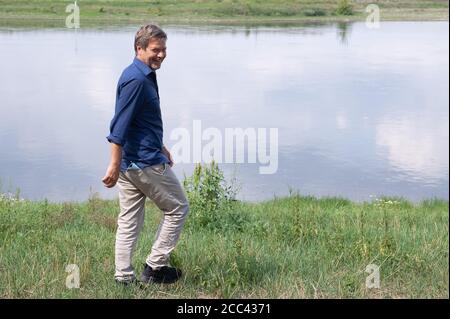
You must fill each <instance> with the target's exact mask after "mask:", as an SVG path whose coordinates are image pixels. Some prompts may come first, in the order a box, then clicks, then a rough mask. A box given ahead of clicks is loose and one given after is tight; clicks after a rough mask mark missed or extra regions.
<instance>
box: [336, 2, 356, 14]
mask: <svg viewBox="0 0 450 319" xmlns="http://www.w3.org/2000/svg"><path fill="white" fill-rule="evenodd" d="M336 14H338V15H343V16H351V15H352V14H353V6H352V4H351V3H350V1H349V0H339V3H338V7H337V9H336Z"/></svg>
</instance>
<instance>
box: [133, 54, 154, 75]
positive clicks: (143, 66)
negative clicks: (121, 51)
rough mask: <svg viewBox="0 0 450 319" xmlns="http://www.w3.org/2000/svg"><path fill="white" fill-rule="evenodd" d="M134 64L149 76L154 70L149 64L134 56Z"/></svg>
mask: <svg viewBox="0 0 450 319" xmlns="http://www.w3.org/2000/svg"><path fill="white" fill-rule="evenodd" d="M133 64H134V65H135V66H136V67H137V68H138V69H139V70H140V71H141V72H142V73H144V75H145V76H148V75H149V74H150V73H152V72H154V71H153V70H152V69H151V68H150V67H149V66H148V65H147V64H145V63H144V62H142V61H141V60H139V59H138V58H136V57H135V58H134V60H133Z"/></svg>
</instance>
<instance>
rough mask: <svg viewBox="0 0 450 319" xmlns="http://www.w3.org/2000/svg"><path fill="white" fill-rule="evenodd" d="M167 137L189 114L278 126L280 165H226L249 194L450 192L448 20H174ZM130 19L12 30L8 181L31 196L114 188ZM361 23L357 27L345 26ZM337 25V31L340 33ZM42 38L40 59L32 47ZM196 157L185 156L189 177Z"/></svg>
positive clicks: (6, 107) (0, 40)
mask: <svg viewBox="0 0 450 319" xmlns="http://www.w3.org/2000/svg"><path fill="white" fill-rule="evenodd" d="M167 31H168V34H169V42H168V49H169V51H168V54H169V55H168V58H167V60H166V61H165V64H164V66H163V68H162V69H161V70H160V71H159V74H158V78H159V82H160V92H161V98H162V101H161V103H162V112H163V117H164V121H165V127H166V135H165V137H166V144H168V145H172V144H173V143H174V142H175V141H171V140H170V139H169V136H170V132H171V130H173V129H175V128H177V127H185V128H187V129H188V130H190V129H191V128H192V123H193V120H202V123H203V124H204V126H205V127H216V128H218V129H219V130H221V131H222V132H223V130H224V129H225V128H227V127H231V128H234V127H242V128H247V127H253V128H258V127H266V128H269V127H278V128H279V165H278V167H279V169H278V171H277V173H276V174H274V175H259V174H258V167H259V164H254V165H252V164H239V165H237V164H236V165H223V168H224V169H225V170H226V172H227V174H228V175H229V174H231V173H232V172H235V173H236V176H237V178H238V179H239V180H240V181H241V183H242V191H241V197H242V198H245V199H248V200H258V199H267V198H271V197H272V196H274V195H275V194H277V195H285V194H288V190H289V187H292V188H294V189H298V190H300V192H301V193H303V194H313V195H317V196H326V195H339V196H345V197H349V198H351V199H355V200H369V199H370V197H369V195H380V194H385V195H396V196H405V197H407V198H410V199H412V200H419V199H421V198H426V197H433V196H437V197H442V198H448V162H449V160H448V140H449V138H448V130H449V124H448V123H449V118H448V103H449V93H448V75H449V74H448V65H449V64H448V24H447V23H418V22H416V23H383V24H382V27H381V28H380V29H377V30H374V29H367V28H366V27H365V25H364V24H363V23H356V24H353V25H351V26H350V25H347V24H345V25H339V24H338V25H314V26H303V27H286V28H273V27H264V26H263V27H257V28H255V27H230V26H225V27H218V26H214V27H206V26H201V27H167ZM134 32H135V30H134V28H126V29H120V30H103V31H101V30H97V31H85V30H83V29H81V30H79V32H77V33H75V32H68V31H67V30H52V31H51V30H47V31H32V32H30V31H14V32H8V31H4V32H3V31H2V32H0V45H1V47H2V52H1V56H2V59H1V60H0V67H1V70H2V73H1V74H0V83H1V84H2V85H1V86H0V96H1V97H2V100H1V101H2V102H1V105H0V141H1V143H2V146H3V151H2V152H1V153H0V164H1V165H0V179H1V181H2V188H3V191H5V190H8V188H9V189H11V190H12V191H14V188H15V187H20V188H21V191H22V196H24V197H27V198H44V197H46V198H49V199H52V200H83V199H86V198H87V196H88V195H89V192H90V189H92V191H99V192H100V193H101V195H102V196H104V197H115V196H116V195H117V194H116V190H106V189H104V188H103V186H102V185H101V182H100V179H101V177H102V176H103V174H104V171H105V169H106V165H107V163H108V160H109V150H108V145H107V143H106V139H105V136H106V135H107V134H108V132H107V130H108V125H109V121H110V120H111V117H112V114H113V110H114V100H115V97H114V94H115V86H116V82H117V79H118V77H119V75H120V73H121V71H122V69H123V68H124V67H125V66H126V65H127V64H128V63H130V61H131V59H132V57H133V51H132V45H133V44H132V41H133V35H134ZM350 33H351V36H349V34H350ZM336 34H337V35H338V36H336ZM30 47H32V48H33V55H32V57H31V58H30V54H29V53H30V50H29V48H30ZM192 169H193V164H179V165H176V167H175V171H176V173H177V174H178V176H179V177H182V176H183V173H184V172H186V173H187V174H189V173H190V172H191V171H192Z"/></svg>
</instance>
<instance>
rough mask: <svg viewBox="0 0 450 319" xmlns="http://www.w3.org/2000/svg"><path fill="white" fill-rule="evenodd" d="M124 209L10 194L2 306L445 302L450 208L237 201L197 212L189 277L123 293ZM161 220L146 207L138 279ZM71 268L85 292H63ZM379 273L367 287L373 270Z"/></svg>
mask: <svg viewBox="0 0 450 319" xmlns="http://www.w3.org/2000/svg"><path fill="white" fill-rule="evenodd" d="M117 213H118V202H117V201H114V200H102V199H99V198H97V197H95V196H93V197H92V198H90V199H89V200H88V201H86V202H83V203H49V202H46V201H40V202H34V201H24V200H17V199H15V198H6V197H1V200H0V298H199V297H211V298H217V297H218V298H220V297H236V298H248V297H258V298H328V297H331V298H343V297H350V298H361V297H362V298H365V297H368V298H379V297H387V298H448V297H449V290H448V289H449V286H448V285H449V277H448V276H449V272H448V271H449V261H448V257H449V256H448V255H449V239H448V235H449V233H448V230H449V229H448V226H449V215H448V213H449V211H448V202H447V201H441V200H428V201H423V202H421V203H419V204H414V205H413V204H411V203H409V202H407V201H403V200H395V199H379V200H374V201H373V202H371V203H353V202H350V201H348V200H344V199H338V198H324V199H316V198H312V197H301V196H298V195H292V196H290V197H287V198H280V199H274V200H270V201H267V202H262V203H257V204H253V203H242V202H233V203H232V204H230V206H229V207H228V208H227V209H223V210H222V209H219V210H218V211H217V213H216V214H215V215H214V216H209V217H208V216H206V217H207V218H205V216H199V214H200V213H199V211H195V210H194V209H192V211H191V215H190V216H189V219H188V222H187V224H186V227H185V231H184V233H183V235H182V238H181V240H180V243H179V246H178V247H177V249H176V250H175V252H174V254H173V256H172V257H173V258H172V263H173V264H174V265H177V266H180V267H182V268H183V270H184V271H185V276H184V278H183V279H182V280H181V282H179V283H176V284H174V285H170V286H151V287H148V288H147V289H142V288H138V287H132V288H122V287H117V286H116V285H115V284H114V282H113V280H112V275H113V271H114V234H115V229H116V216H117ZM159 218H160V213H159V212H158V211H157V209H156V208H155V207H154V206H152V205H151V204H150V203H148V206H147V210H146V223H145V226H144V230H143V232H142V236H141V239H140V241H139V243H138V248H137V252H136V256H135V266H136V268H137V271H138V272H139V271H141V269H142V264H141V263H142V262H143V260H144V259H145V256H146V254H147V253H148V250H149V248H150V245H151V243H152V240H153V236H154V233H155V230H156V227H157V223H158V220H159ZM68 264H77V265H78V266H79V268H80V277H81V278H80V281H81V287H80V288H79V289H72V290H70V289H68V288H66V286H65V282H66V277H67V275H68V274H67V273H66V272H65V267H66V266H67V265H68ZM369 264H376V265H378V266H379V267H380V279H381V282H380V288H379V289H376V288H374V289H367V288H366V287H365V280H366V276H368V274H367V273H365V269H366V266H367V265H369Z"/></svg>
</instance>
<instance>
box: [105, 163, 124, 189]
mask: <svg viewBox="0 0 450 319" xmlns="http://www.w3.org/2000/svg"><path fill="white" fill-rule="evenodd" d="M119 172H120V165H117V164H110V165H109V166H108V169H107V170H106V174H105V177H103V179H102V182H103V184H105V186H106V187H108V188H111V187H114V185H116V183H117V180H118V179H119Z"/></svg>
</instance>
